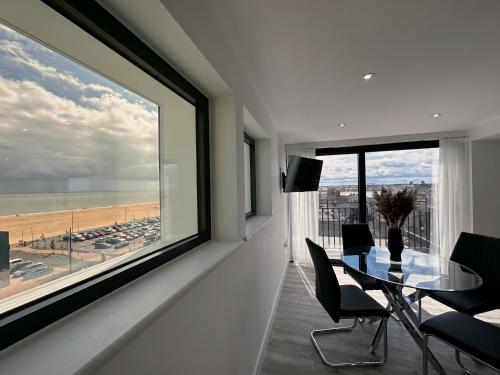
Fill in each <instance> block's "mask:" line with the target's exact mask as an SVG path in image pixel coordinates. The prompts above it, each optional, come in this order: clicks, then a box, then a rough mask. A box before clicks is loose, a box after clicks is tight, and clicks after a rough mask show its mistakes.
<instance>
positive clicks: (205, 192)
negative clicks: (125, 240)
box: [0, 0, 211, 350]
mask: <svg viewBox="0 0 500 375" xmlns="http://www.w3.org/2000/svg"><path fill="white" fill-rule="evenodd" d="M41 1H42V2H43V3H44V4H46V5H48V6H49V7H51V8H52V9H53V10H55V11H56V12H58V13H59V14H61V15H62V16H64V17H65V18H67V19H68V20H70V21H71V22H73V23H74V24H75V25H76V26H78V27H80V28H81V29H83V30H84V31H85V32H87V33H88V34H90V35H92V36H93V37H94V38H96V39H97V40H99V41H100V42H102V43H104V44H105V45H107V46H108V47H109V48H111V49H112V50H113V51H115V52H117V53H118V54H119V55H121V56H122V57H124V58H125V59H126V60H128V61H129V62H131V63H133V64H134V65H136V66H137V67H138V68H140V69H141V70H143V71H144V72H145V73H147V74H149V75H150V76H152V77H153V78H155V79H156V80H157V81H159V82H160V83H162V84H163V85H165V86H166V87H167V88H169V89H170V90H172V91H173V92H175V93H176V94H178V95H179V96H181V97H182V98H184V99H185V100H187V101H188V102H189V103H191V104H192V105H193V106H194V107H195V108H196V164H197V187H198V189H197V202H198V206H197V210H198V233H197V234H196V235H193V236H191V237H188V238H185V239H183V240H181V241H178V242H176V243H173V244H169V245H167V246H164V247H162V248H160V249H158V250H155V251H152V252H150V253H147V254H144V255H141V256H138V257H137V258H135V259H132V260H130V261H128V262H125V263H123V264H121V265H118V266H115V267H112V268H110V269H108V270H106V271H104V272H101V273H99V274H97V275H95V276H93V277H90V278H87V279H85V280H82V281H79V282H77V283H75V284H72V285H71V286H68V287H65V288H62V289H60V290H58V291H56V292H53V293H50V294H47V295H45V296H43V297H40V298H38V299H36V300H33V301H30V302H28V303H26V304H23V305H20V306H17V307H16V308H14V309H12V310H9V311H7V312H5V313H3V314H0V350H3V349H4V348H6V347H8V346H10V345H12V344H14V343H16V342H17V341H19V340H21V339H23V338H25V337H27V336H29V335H31V334H32V333H34V332H36V331H38V330H40V329H42V328H44V327H46V326H48V325H50V324H51V323H53V322H55V321H57V320H59V319H61V318H63V317H65V316H67V315H68V314H71V313H72V312H74V311H76V310H78V309H80V308H82V307H84V306H86V305H88V304H90V303H92V302H94V301H96V300H97V299H99V298H101V297H103V296H105V295H107V294H109V293H111V292H113V291H114V290H116V289H118V288H120V287H122V286H124V285H126V284H127V283H129V282H131V281H133V280H135V279H137V278H138V277H141V276H143V275H144V274H146V273H148V272H150V271H152V270H154V269H155V268H157V267H159V266H161V265H163V264H165V263H167V262H169V261H170V260H172V259H174V258H176V257H178V256H180V255H182V254H184V253H186V252H187V251H190V250H192V249H193V248H195V247H196V246H199V245H200V244H202V243H204V242H207V241H209V240H210V239H211V212H210V152H209V143H210V140H209V101H208V98H207V96H205V95H204V94H203V93H202V92H201V91H199V90H198V89H197V88H196V87H195V86H194V85H193V84H191V83H190V82H189V81H188V80H187V79H185V78H184V77H183V76H182V75H181V74H179V73H178V72H177V71H176V70H175V69H174V68H173V67H172V66H170V65H169V64H168V63H167V62H166V61H165V60H164V59H163V58H162V57H160V56H159V55H158V54H156V53H155V52H154V51H153V50H152V49H151V48H149V47H148V46H147V45H146V44H145V43H144V42H142V41H141V40H140V39H139V38H138V37H137V36H135V34H134V33H132V32H131V31H130V30H129V29H128V28H127V27H126V26H124V25H123V24H121V23H120V22H119V21H118V20H117V19H116V18H114V17H113V16H112V15H111V14H110V13H109V12H107V11H106V10H105V9H104V8H103V7H102V6H100V5H99V4H97V3H96V2H94V1H79V0H41Z"/></svg>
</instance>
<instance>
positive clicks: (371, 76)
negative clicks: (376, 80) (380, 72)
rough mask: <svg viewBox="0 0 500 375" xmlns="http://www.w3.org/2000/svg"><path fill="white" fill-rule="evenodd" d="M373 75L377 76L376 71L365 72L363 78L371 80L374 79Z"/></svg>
mask: <svg viewBox="0 0 500 375" xmlns="http://www.w3.org/2000/svg"><path fill="white" fill-rule="evenodd" d="M373 77H375V73H365V74H363V79H364V80H365V81H369V80H370V79H372V78H373Z"/></svg>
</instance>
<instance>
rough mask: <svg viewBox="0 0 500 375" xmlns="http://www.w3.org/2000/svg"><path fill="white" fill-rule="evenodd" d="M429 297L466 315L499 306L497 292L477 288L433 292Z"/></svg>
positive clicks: (499, 296) (499, 299) (499, 300)
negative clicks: (461, 290) (463, 290)
mask: <svg viewBox="0 0 500 375" xmlns="http://www.w3.org/2000/svg"><path fill="white" fill-rule="evenodd" d="M431 297H432V298H433V299H435V300H436V301H439V302H441V303H443V304H445V305H447V306H449V307H451V308H452V309H454V310H457V311H460V312H463V313H466V314H468V315H476V314H481V313H484V312H487V311H491V310H495V309H498V308H500V295H499V294H498V292H495V291H493V290H488V289H485V288H479V289H475V290H470V291H465V292H459V293H457V292H433V293H432V294H431Z"/></svg>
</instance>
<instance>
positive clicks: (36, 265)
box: [12, 262, 44, 277]
mask: <svg viewBox="0 0 500 375" xmlns="http://www.w3.org/2000/svg"><path fill="white" fill-rule="evenodd" d="M42 266H44V264H43V263H42V262H38V263H32V264H29V265H27V266H25V267H23V268H21V269H20V270H17V271H16V272H14V274H13V275H12V277H21V276H24V274H25V273H26V272H29V271H31V270H33V269H35V268H39V267H42Z"/></svg>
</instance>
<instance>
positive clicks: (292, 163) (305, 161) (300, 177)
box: [283, 155, 323, 193]
mask: <svg viewBox="0 0 500 375" xmlns="http://www.w3.org/2000/svg"><path fill="white" fill-rule="evenodd" d="M322 168H323V160H318V159H310V158H303V157H300V156H295V155H291V156H289V157H288V166H287V173H286V179H285V183H284V184H283V185H284V189H283V191H284V192H285V193H292V192H300V191H317V190H318V186H319V179H320V177H321V169H322Z"/></svg>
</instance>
